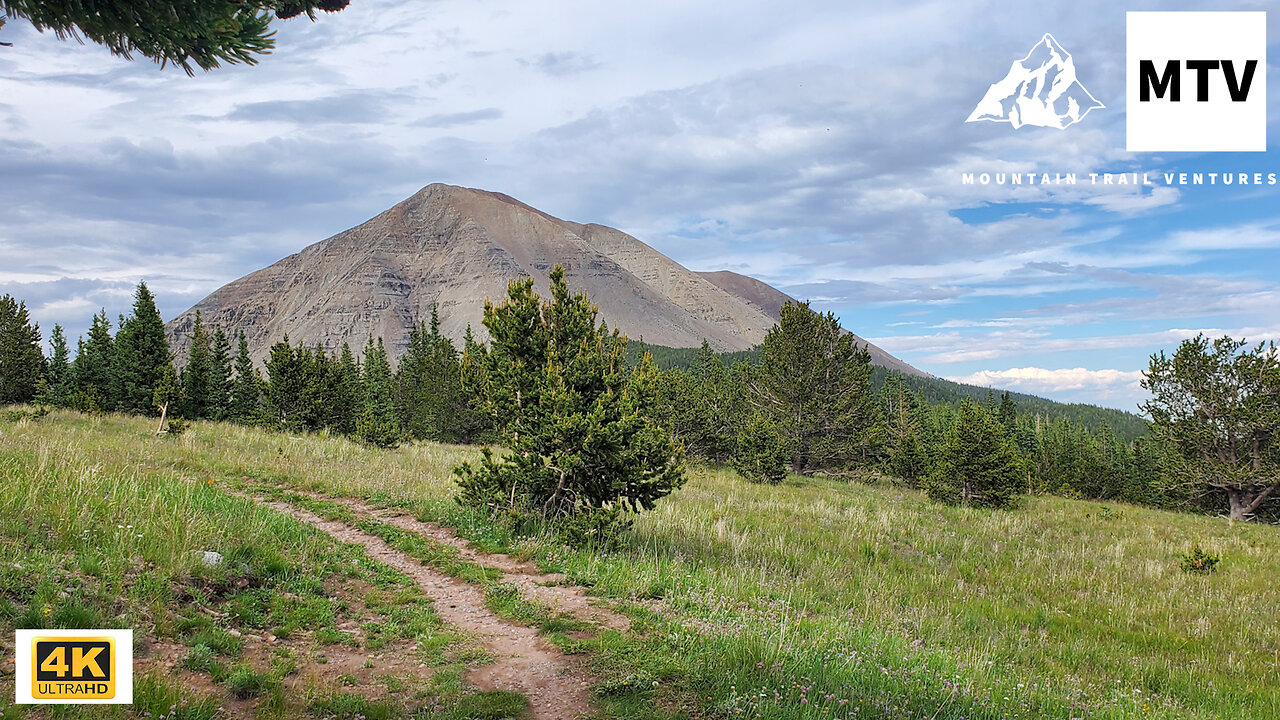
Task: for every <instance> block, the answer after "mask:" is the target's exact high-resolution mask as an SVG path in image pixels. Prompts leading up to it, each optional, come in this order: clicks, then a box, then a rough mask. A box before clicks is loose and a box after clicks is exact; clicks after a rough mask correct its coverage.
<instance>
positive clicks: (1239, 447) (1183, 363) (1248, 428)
mask: <svg viewBox="0 0 1280 720" xmlns="http://www.w3.org/2000/svg"><path fill="white" fill-rule="evenodd" d="M1142 386H1143V387H1144V388H1146V389H1147V390H1148V391H1150V392H1151V399H1150V400H1149V401H1147V402H1146V403H1144V404H1143V406H1142V407H1143V409H1144V410H1146V411H1147V413H1148V414H1149V415H1150V416H1151V430H1152V434H1153V435H1154V436H1155V437H1156V438H1157V439H1158V440H1160V442H1161V443H1163V444H1164V445H1165V447H1166V448H1167V452H1166V453H1165V459H1166V461H1167V462H1168V471H1169V475H1170V477H1171V480H1172V481H1174V482H1176V483H1177V484H1179V485H1181V486H1182V487H1183V488H1184V489H1185V490H1187V491H1190V492H1193V493H1195V494H1198V495H1209V494H1212V495H1215V496H1216V499H1217V500H1218V502H1220V503H1222V504H1223V505H1225V506H1226V510H1227V511H1228V513H1229V517H1230V518H1231V519H1232V520H1253V519H1256V518H1257V517H1258V516H1259V514H1260V513H1264V512H1265V510H1266V508H1265V504H1266V503H1267V502H1268V501H1269V500H1272V501H1274V500H1275V499H1276V498H1280V492H1277V491H1280V354H1278V353H1277V351H1276V348H1275V345H1274V344H1265V345H1264V344H1259V345H1257V346H1254V347H1252V348H1251V347H1248V346H1247V345H1246V344H1245V342H1244V341H1243V340H1235V339H1233V338H1230V337H1223V338H1220V339H1218V340H1213V341H1210V340H1209V339H1207V338H1205V337H1204V336H1203V335H1200V336H1197V337H1196V338H1194V339H1191V340H1185V341H1183V343H1182V344H1181V345H1180V346H1179V347H1178V349H1177V351H1176V352H1174V354H1173V355H1172V356H1166V355H1165V354H1164V353H1163V352H1161V353H1159V354H1157V355H1152V356H1151V363H1150V367H1149V368H1148V370H1147V372H1146V377H1144V378H1143V381H1142ZM1274 504H1280V503H1274Z"/></svg>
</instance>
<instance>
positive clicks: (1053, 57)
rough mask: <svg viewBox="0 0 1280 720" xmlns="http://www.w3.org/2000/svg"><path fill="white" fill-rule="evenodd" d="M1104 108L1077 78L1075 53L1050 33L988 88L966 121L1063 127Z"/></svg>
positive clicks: (1016, 125) (1016, 126)
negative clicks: (1059, 42) (1097, 109)
mask: <svg viewBox="0 0 1280 720" xmlns="http://www.w3.org/2000/svg"><path fill="white" fill-rule="evenodd" d="M1101 107H1105V106H1104V105H1103V104H1102V103H1100V102H1098V101H1097V100H1096V99H1094V97H1093V95H1090V94H1089V91H1088V90H1086V89H1085V87H1084V85H1081V84H1080V81H1079V80H1077V79H1076V64H1075V61H1074V60H1072V59H1071V54H1070V53H1068V52H1067V51H1066V50H1064V49H1063V47H1062V46H1061V45H1059V44H1058V41H1057V40H1054V39H1053V36H1052V35H1049V34H1046V35H1045V36H1044V37H1043V38H1041V39H1040V42H1038V43H1036V46H1035V47H1033V48H1031V52H1029V53H1027V56H1026V57H1024V58H1022V59H1021V60H1018V61H1015V62H1014V63H1013V65H1012V66H1011V67H1010V68H1009V72H1008V74H1006V75H1005V76H1004V79H1003V80H1000V81H999V82H997V83H995V84H994V85H992V86H991V87H990V88H988V89H987V94H986V95H984V96H983V98H982V100H981V102H979V103H978V106H977V107H975V108H974V109H973V112H972V113H970V115H969V118H968V119H967V120H965V122H977V121H979V120H992V121H995V122H1007V123H1009V124H1010V125H1013V127H1015V128H1019V127H1022V126H1023V125H1037V126H1040V127H1053V128H1058V129H1062V128H1065V127H1067V126H1068V125H1072V124H1074V123H1077V122H1080V120H1081V119H1083V118H1084V116H1085V115H1087V114H1088V113H1089V111H1090V110H1092V109H1094V108H1101Z"/></svg>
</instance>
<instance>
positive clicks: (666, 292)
mask: <svg viewBox="0 0 1280 720" xmlns="http://www.w3.org/2000/svg"><path fill="white" fill-rule="evenodd" d="M556 265H561V266H563V267H564V269H565V275H566V276H567V278H568V280H569V286H570V288H572V289H573V290H581V291H585V292H586V293H587V295H588V296H589V297H590V298H591V299H592V301H593V302H595V303H596V304H597V305H598V306H599V308H600V316H601V319H603V320H605V321H607V322H608V323H609V325H610V326H611V327H615V326H616V327H619V328H621V329H622V331H623V332H624V333H625V334H627V335H628V336H629V337H631V338H636V339H643V340H644V341H645V342H646V343H649V344H653V345H663V346H668V347H694V346H697V345H700V344H701V343H702V340H703V339H704V338H705V339H706V340H707V341H708V342H710V344H711V345H712V346H713V347H714V348H716V349H717V350H721V351H733V350H746V349H749V348H751V347H754V346H756V345H758V344H760V342H762V341H763V340H764V336H765V334H766V333H767V332H768V331H769V328H771V327H773V325H774V323H775V322H776V321H777V318H778V309H779V308H781V306H782V304H783V303H784V302H786V301H787V300H789V299H790V298H788V297H787V296H786V295H785V294H783V293H781V292H779V291H777V290H775V289H774V288H772V287H769V286H768V285H766V284H764V283H762V282H760V281H758V280H755V279H752V278H748V277H745V276H742V275H738V274H736V273H705V274H700V273H695V272H692V271H690V270H688V269H686V268H685V267H683V266H682V265H680V264H679V263H677V262H675V261H674V260H672V259H670V258H668V257H666V256H665V255H663V254H662V253H659V252H658V251H656V250H654V249H653V248H651V247H649V246H648V245H645V244H644V243H642V242H640V241H639V240H637V239H636V238H634V237H631V236H630V235H627V234H626V233H624V232H622V231H620V230H615V229H613V228H610V227H605V226H603V225H595V224H586V225H583V224H579V223H573V222H567V221H564V220H560V219H558V218H555V217H552V216H550V215H548V214H546V213H544V212H541V211H539V210H536V209H534V208H532V207H530V206H528V205H525V204H524V203H521V202H519V201H517V200H515V199H513V198H511V197H509V196H507V195H503V194H501V193H493V192H486V191H484V190H474V189H469V188H460V187H453V186H450V185H441V184H436V185H429V186H427V187H425V188H423V189H422V190H420V191H419V192H417V193H415V194H414V195H413V196H412V197H410V198H408V199H407V200H405V201H404V202H401V203H399V204H398V205H396V206H395V207H392V208H391V209H389V210H387V211H385V212H383V213H381V214H380V215H378V216H377V217H375V218H373V219H371V220H369V221H368V222H365V223H363V224H361V225H358V226H356V227H354V228H351V229H350V230H347V231H345V232H341V233H339V234H337V235H334V236H333V237H331V238H328V239H327V240H322V241H320V242H318V243H316V244H314V245H311V246H309V247H307V248H305V249H303V250H302V251H301V252H298V253H296V254H294V255H290V256H289V257H287V258H284V259H283V260H281V261H279V262H277V263H275V264H274V265H271V266H269V267H266V268H264V269H262V270H258V271H257V272H254V273H251V274H249V275H246V276H245V277H242V278H240V279H239V280H235V281H233V282H231V283H228V284H227V285H224V286H223V287H221V288H219V289H218V290H216V291H214V293H213V294H211V295H209V296H208V297H206V298H205V299H203V300H201V301H200V302H198V303H196V304H195V305H194V306H193V307H192V308H191V309H189V310H187V311H186V312H185V313H183V314H181V315H179V316H178V317H176V318H174V319H173V320H172V321H171V322H170V323H169V324H168V326H167V330H168V333H169V338H170V342H171V344H172V346H173V348H174V349H175V351H176V352H177V353H178V354H179V356H182V355H184V354H185V352H186V348H187V345H189V343H190V334H191V328H192V325H193V323H194V320H195V313H196V311H197V310H199V311H200V312H201V313H202V315H203V317H204V320H205V322H206V324H208V325H210V326H213V327H221V328H223V329H225V330H227V331H228V332H236V331H239V330H243V331H244V332H245V335H246V337H247V339H248V342H249V349H250V352H251V353H252V355H253V356H254V358H255V359H257V360H259V361H261V360H262V359H263V358H264V357H265V356H266V354H267V352H268V349H269V348H270V347H271V345H272V344H274V343H276V342H278V341H279V340H281V339H283V338H284V337H285V335H288V337H289V340H290V342H292V343H295V344H296V343H298V342H302V343H305V344H306V345H308V346H314V345H317V344H319V345H320V346H322V347H324V348H325V349H326V350H328V351H330V352H332V351H335V350H337V349H338V348H340V347H341V345H342V343H343V342H348V343H350V345H351V346H352V349H353V350H356V351H357V352H358V351H359V350H360V349H361V348H362V347H363V346H364V343H365V341H366V339H367V338H368V337H370V336H371V335H372V336H374V337H381V338H383V340H384V341H385V342H386V343H387V348H388V351H389V352H390V353H391V354H392V356H394V357H398V356H399V355H400V354H401V353H403V352H404V350H405V349H406V348H407V347H408V336H409V331H410V330H411V329H412V328H413V327H414V326H415V325H416V324H417V323H419V322H423V321H425V320H426V319H427V318H428V317H429V316H430V314H431V309H432V307H433V305H434V306H436V307H437V308H438V313H439V317H440V329H441V332H442V333H443V334H445V335H446V336H448V337H450V338H451V339H453V340H454V341H455V342H460V341H461V339H462V336H463V334H464V333H465V331H466V328H467V327H468V326H470V327H471V328H472V330H473V332H474V333H475V335H476V338H477V339H479V340H481V341H483V340H485V339H487V333H486V331H485V328H484V326H483V325H482V324H481V319H482V317H483V312H484V303H485V301H486V300H494V301H501V299H502V298H503V297H504V296H505V295H506V290H507V284H508V283H509V282H510V281H511V280H514V279H517V278H524V277H532V278H533V280H534V285H535V288H536V289H537V291H538V292H539V293H540V294H542V295H544V296H545V295H546V294H547V293H548V291H549V280H548V275H549V273H550V271H551V269H552V268H553V267H554V266H556ZM862 342H865V341H862ZM870 348H871V352H872V354H873V361H876V362H878V364H882V365H885V366H887V367H893V368H894V369H899V370H903V371H905V372H909V373H913V374H917V375H922V374H923V373H920V371H918V370H916V369H915V368H912V367H911V366H909V365H907V364H906V363H903V362H902V361H900V360H898V359H897V358H894V357H892V356H890V355H888V354H887V353H885V352H884V351H882V350H880V349H879V348H875V347H874V346H870Z"/></svg>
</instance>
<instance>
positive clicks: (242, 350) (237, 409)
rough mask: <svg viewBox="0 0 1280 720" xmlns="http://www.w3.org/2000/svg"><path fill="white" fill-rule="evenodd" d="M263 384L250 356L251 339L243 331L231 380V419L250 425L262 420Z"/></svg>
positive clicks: (238, 342) (238, 343)
mask: <svg viewBox="0 0 1280 720" xmlns="http://www.w3.org/2000/svg"><path fill="white" fill-rule="evenodd" d="M287 344H288V343H286V345H287ZM262 384H263V383H262V378H261V377H260V376H259V375H258V370H257V368H255V367H254V366H253V359H252V358H251V357H249V341H248V340H247V339H245V336H244V331H241V332H240V334H239V339H238V340H237V350H236V359H235V378H234V379H233V380H232V382H231V420H233V421H235V422H238V423H244V424H248V425H256V424H258V423H261V422H262V420H263V417H262V410H261V404H262Z"/></svg>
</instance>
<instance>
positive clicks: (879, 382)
mask: <svg viewBox="0 0 1280 720" xmlns="http://www.w3.org/2000/svg"><path fill="white" fill-rule="evenodd" d="M645 352H648V353H649V354H650V355H651V356H652V357H653V361H654V363H656V364H657V365H658V367H660V368H662V369H663V370H670V369H673V368H678V369H680V370H688V369H690V368H691V367H693V364H694V362H695V361H696V360H697V357H698V348H671V347H663V346H661V345H650V344H647V343H644V342H642V341H634V340H633V341H632V342H631V344H630V345H629V346H628V347H627V355H628V358H629V359H631V360H633V361H634V360H638V359H639V358H640V356H641V355H643V354H644V353H645ZM719 356H720V360H721V362H723V363H724V364H725V365H726V366H728V367H731V366H732V365H733V364H734V363H736V362H746V363H750V364H753V365H754V364H758V363H759V362H760V348H758V347H756V348H752V349H751V350H741V351H738V352H727V353H719ZM890 375H894V376H897V377H898V378H900V379H901V380H902V382H903V383H904V384H905V385H906V386H907V388H908V389H910V390H911V391H912V392H913V393H917V394H918V395H920V396H921V397H922V398H923V399H925V400H927V401H928V402H929V403H930V404H933V405H938V404H955V403H959V402H960V401H961V400H964V399H966V398H967V399H969V400H973V401H974V402H985V401H986V400H987V396H988V395H990V394H991V393H992V392H993V389H992V388H986V387H980V386H977V385H965V384H963V383H958V382H952V381H950V380H944V379H943V378H938V377H920V376H916V375H906V374H903V373H897V372H894V371H892V370H889V369H886V368H882V367H873V368H872V370H871V384H872V387H874V388H876V389H877V390H879V389H880V388H881V387H883V386H884V383H885V379H886V378H888V377H889V376H890ZM994 392H996V393H997V394H998V393H1001V392H1002V390H1001V389H1000V388H994ZM1008 392H1009V396H1010V397H1011V398H1012V399H1013V401H1014V402H1016V403H1017V404H1018V408H1019V409H1020V410H1021V411H1022V412H1024V413H1027V414H1030V415H1040V416H1042V417H1044V418H1045V419H1049V420H1069V421H1072V422H1076V423H1079V424H1080V425H1081V426H1082V427H1084V428H1086V429H1088V430H1093V431H1097V430H1102V429H1104V428H1107V429H1110V430H1111V431H1112V432H1114V433H1115V434H1116V436H1117V437H1119V438H1121V439H1123V440H1126V441H1133V440H1137V439H1138V438H1140V437H1145V436H1146V435H1147V421H1146V420H1145V419H1144V418H1143V417H1142V416H1140V415H1137V414H1135V413H1132V412H1126V411H1124V410H1117V409H1115V408H1106V407H1100V406H1098V405H1087V404H1084V403H1062V402H1057V401H1056V400H1050V399H1048V398H1042V397H1039V396H1037V395H1028V394H1026V393H1020V392H1013V391H1008Z"/></svg>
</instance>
